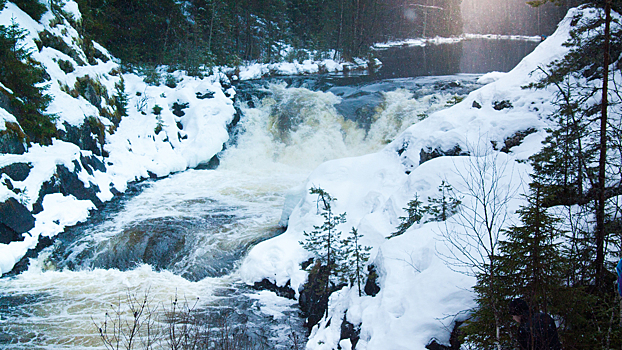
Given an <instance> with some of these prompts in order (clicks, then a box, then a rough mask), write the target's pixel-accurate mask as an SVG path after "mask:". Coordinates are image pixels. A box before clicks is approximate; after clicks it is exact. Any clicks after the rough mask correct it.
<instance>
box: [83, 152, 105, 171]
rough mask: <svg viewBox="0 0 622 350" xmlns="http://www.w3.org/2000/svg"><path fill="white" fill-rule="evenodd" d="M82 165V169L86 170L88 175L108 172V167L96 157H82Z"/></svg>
mask: <svg viewBox="0 0 622 350" xmlns="http://www.w3.org/2000/svg"><path fill="white" fill-rule="evenodd" d="M80 164H82V167H83V168H84V170H86V172H87V173H89V175H93V172H94V171H96V170H97V171H101V172H102V173H105V172H106V165H105V164H104V162H102V161H101V160H99V158H97V157H95V156H87V157H85V156H83V155H80Z"/></svg>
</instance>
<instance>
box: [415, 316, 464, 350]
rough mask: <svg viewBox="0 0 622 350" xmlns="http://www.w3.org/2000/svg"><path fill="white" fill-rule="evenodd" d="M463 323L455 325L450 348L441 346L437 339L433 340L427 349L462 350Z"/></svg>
mask: <svg viewBox="0 0 622 350" xmlns="http://www.w3.org/2000/svg"><path fill="white" fill-rule="evenodd" d="M463 323H464V322H461V321H456V322H455V323H454V328H453V329H452V330H451V335H450V336H449V346H447V345H443V344H440V343H439V342H438V341H437V340H436V339H431V340H430V342H429V343H428V345H426V346H425V348H426V349H429V350H460V345H461V344H460V326H461V325H462V324H463Z"/></svg>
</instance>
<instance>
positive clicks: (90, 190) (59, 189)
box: [33, 160, 104, 214]
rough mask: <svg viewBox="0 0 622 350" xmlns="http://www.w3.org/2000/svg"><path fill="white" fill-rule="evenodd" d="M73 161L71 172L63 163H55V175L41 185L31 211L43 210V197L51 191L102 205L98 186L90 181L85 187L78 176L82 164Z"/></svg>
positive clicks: (98, 205) (38, 211)
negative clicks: (98, 195)
mask: <svg viewBox="0 0 622 350" xmlns="http://www.w3.org/2000/svg"><path fill="white" fill-rule="evenodd" d="M73 163H74V165H75V169H74V171H73V172H71V171H69V169H67V168H66V167H65V166H64V165H56V174H55V176H54V177H53V178H52V179H50V180H49V181H46V182H44V183H43V184H42V185H41V189H40V190H39V197H38V199H37V202H35V204H33V213H35V214H37V213H40V212H41V211H43V205H42V204H43V198H44V197H45V196H46V195H48V194H52V193H62V194H63V195H65V196H68V195H73V196H74V197H76V198H77V199H80V200H90V201H91V202H93V204H95V206H97V207H98V208H100V207H101V206H103V205H104V203H103V202H102V201H101V200H100V199H99V197H97V194H98V193H99V192H100V190H99V186H97V185H95V184H93V183H90V184H89V187H86V186H85V185H84V182H82V180H80V179H79V178H78V173H79V172H80V170H81V169H82V165H81V164H80V162H78V161H77V160H74V161H73ZM87 171H88V170H87Z"/></svg>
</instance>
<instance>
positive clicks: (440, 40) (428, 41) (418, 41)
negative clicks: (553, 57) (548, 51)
mask: <svg viewBox="0 0 622 350" xmlns="http://www.w3.org/2000/svg"><path fill="white" fill-rule="evenodd" d="M472 39H486V40H520V41H534V42H540V41H542V37H541V36H524V35H500V34H467V33H465V34H461V35H459V36H452V37H448V38H444V37H439V36H437V37H434V38H412V39H405V40H395V41H387V42H385V43H378V44H374V48H375V49H379V50H383V49H388V48H391V47H399V46H410V47H413V46H421V47H423V46H428V45H442V44H455V43H459V42H461V41H464V40H472Z"/></svg>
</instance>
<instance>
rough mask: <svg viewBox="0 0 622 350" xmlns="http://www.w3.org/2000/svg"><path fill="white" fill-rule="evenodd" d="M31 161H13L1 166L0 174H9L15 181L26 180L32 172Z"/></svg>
mask: <svg viewBox="0 0 622 350" xmlns="http://www.w3.org/2000/svg"><path fill="white" fill-rule="evenodd" d="M30 169H32V165H30V163H13V164H9V165H7V166H5V167H2V168H0V175H1V174H7V175H8V176H9V177H10V178H11V180H13V181H24V180H26V178H27V177H28V175H29V174H30Z"/></svg>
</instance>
